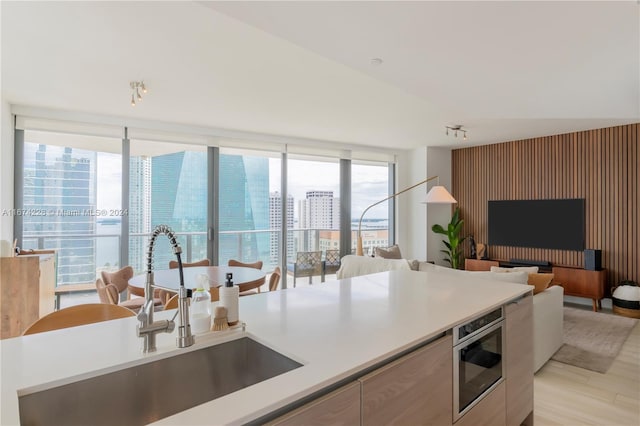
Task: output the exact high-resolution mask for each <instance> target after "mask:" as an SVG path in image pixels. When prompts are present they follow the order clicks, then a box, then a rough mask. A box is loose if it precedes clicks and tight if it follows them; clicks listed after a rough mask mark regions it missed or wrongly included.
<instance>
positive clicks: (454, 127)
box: [444, 124, 467, 141]
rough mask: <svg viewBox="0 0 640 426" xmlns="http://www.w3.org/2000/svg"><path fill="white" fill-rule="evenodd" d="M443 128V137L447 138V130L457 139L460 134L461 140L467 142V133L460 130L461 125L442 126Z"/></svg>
mask: <svg viewBox="0 0 640 426" xmlns="http://www.w3.org/2000/svg"><path fill="white" fill-rule="evenodd" d="M444 127H445V129H446V130H445V135H447V136H449V130H451V131H452V132H453V135H454V136H455V137H456V138H457V137H458V132H460V133H462V139H464V140H465V141H466V140H467V131H466V130H465V129H463V128H462V124H453V125H451V126H444Z"/></svg>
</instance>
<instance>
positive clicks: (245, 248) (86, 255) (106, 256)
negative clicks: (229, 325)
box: [22, 228, 388, 285]
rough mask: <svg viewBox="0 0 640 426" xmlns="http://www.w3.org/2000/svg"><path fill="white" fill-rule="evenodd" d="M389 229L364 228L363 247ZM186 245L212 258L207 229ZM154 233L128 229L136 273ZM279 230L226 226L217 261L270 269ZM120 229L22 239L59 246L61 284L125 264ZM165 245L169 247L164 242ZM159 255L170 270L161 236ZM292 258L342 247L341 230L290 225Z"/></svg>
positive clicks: (191, 257) (184, 235) (275, 261)
mask: <svg viewBox="0 0 640 426" xmlns="http://www.w3.org/2000/svg"><path fill="white" fill-rule="evenodd" d="M386 230H387V228H377V229H372V228H368V229H366V230H365V231H363V236H364V244H363V245H364V248H365V252H366V251H367V248H372V247H376V246H386V245H387V241H388V239H387V234H386ZM351 232H352V235H351V241H352V247H351V249H352V252H353V251H355V241H356V237H357V231H355V230H352V231H351ZM176 235H177V239H178V242H179V243H180V245H181V246H182V249H183V260H184V261H185V262H193V261H197V260H199V259H204V258H206V257H207V233H206V232H177V233H176ZM150 236H151V234H150V233H131V234H129V261H128V264H129V265H131V266H132V267H133V268H134V270H135V271H136V273H142V272H143V271H144V270H145V267H146V265H145V264H144V262H145V255H146V251H147V244H148V241H149V237H150ZM279 236H280V230H245V231H222V232H220V233H219V236H218V238H219V245H218V247H219V256H218V263H219V264H222V265H224V264H226V263H227V262H228V260H229V259H236V260H240V261H241V262H254V261H256V260H262V261H263V263H264V269H265V270H272V269H273V268H275V266H278V265H280V261H279V253H281V250H280V246H279V244H280V238H279ZM121 238H122V236H121V235H120V234H93V235H86V234H39V235H29V236H25V237H24V238H23V242H22V244H23V247H22V248H23V249H54V250H57V251H58V285H66V284H80V283H92V282H94V281H95V279H96V277H97V276H99V275H100V271H102V270H115V269H119V268H120V267H121V265H120V247H121ZM163 244H166V245H167V246H166V249H165V248H164V247H163V246H162V245H163ZM157 245H158V247H157V248H158V249H157V250H156V256H155V259H154V262H155V265H156V267H157V268H158V269H165V265H167V266H168V263H169V260H172V259H173V254H172V251H171V249H170V248H169V245H168V241H165V240H162V239H160V240H158V242H157ZM286 245H287V258H288V259H287V262H292V261H294V260H295V258H296V253H297V252H298V251H326V250H330V249H339V248H340V232H339V230H337V229H310V228H307V229H301V228H296V229H290V230H288V231H287V237H286Z"/></svg>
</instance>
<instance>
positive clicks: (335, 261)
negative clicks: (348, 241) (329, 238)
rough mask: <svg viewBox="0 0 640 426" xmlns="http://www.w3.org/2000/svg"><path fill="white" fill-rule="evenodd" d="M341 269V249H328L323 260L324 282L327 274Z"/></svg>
mask: <svg viewBox="0 0 640 426" xmlns="http://www.w3.org/2000/svg"><path fill="white" fill-rule="evenodd" d="M338 269H340V250H327V251H325V253H324V262H322V282H324V278H325V275H331V274H335V273H336V272H337V271H338Z"/></svg>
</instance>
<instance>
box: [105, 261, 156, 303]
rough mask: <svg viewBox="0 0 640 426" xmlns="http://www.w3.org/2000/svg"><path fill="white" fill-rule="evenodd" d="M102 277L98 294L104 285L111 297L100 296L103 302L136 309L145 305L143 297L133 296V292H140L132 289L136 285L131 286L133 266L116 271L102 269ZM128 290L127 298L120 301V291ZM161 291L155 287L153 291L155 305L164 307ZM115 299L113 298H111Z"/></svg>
mask: <svg viewBox="0 0 640 426" xmlns="http://www.w3.org/2000/svg"><path fill="white" fill-rule="evenodd" d="M100 275H101V276H102V279H100V278H98V280H100V282H98V281H97V280H96V288H97V289H98V295H100V292H101V287H102V286H103V285H104V286H105V287H106V289H107V293H108V295H109V298H103V297H102V296H101V297H100V301H101V302H102V303H111V304H113V305H120V306H124V307H125V308H129V309H132V310H134V311H136V312H137V311H139V310H140V307H141V306H142V305H144V298H143V297H134V298H133V299H132V298H131V294H135V293H139V291H131V290H132V289H133V288H134V287H130V286H129V280H130V279H131V278H132V277H133V268H132V267H131V266H125V267H124V268H122V269H119V270H117V271H115V272H108V271H102V272H100ZM110 285H113V286H114V287H115V289H116V290H117V294H115V296H114V294H113V291H112V290H111V289H112V287H109V286H110ZM124 291H127V299H126V300H123V301H120V293H122V292H124ZM160 294H161V291H160V289H154V292H153V296H154V297H153V305H154V307H156V308H157V307H162V306H163V305H164V302H163V301H162V300H161V298H160ZM136 295H138V294H136ZM142 296H144V290H142ZM111 299H113V300H111Z"/></svg>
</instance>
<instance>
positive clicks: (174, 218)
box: [129, 139, 208, 272]
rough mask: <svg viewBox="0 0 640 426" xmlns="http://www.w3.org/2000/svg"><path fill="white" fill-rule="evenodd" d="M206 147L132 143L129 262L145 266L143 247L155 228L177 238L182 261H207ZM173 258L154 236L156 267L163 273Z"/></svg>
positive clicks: (163, 242)
mask: <svg viewBox="0 0 640 426" xmlns="http://www.w3.org/2000/svg"><path fill="white" fill-rule="evenodd" d="M207 178H208V176H207V148H206V146H199V145H186V144H176V143H167V142H156V141H147V140H135V139H134V140H131V143H130V159H129V264H130V265H132V266H133V268H134V270H135V271H136V272H142V271H143V270H144V268H145V267H146V265H145V257H146V253H147V245H148V241H149V237H150V234H151V232H152V231H153V229H154V228H155V227H156V226H157V225H161V224H162V225H169V226H170V227H171V228H172V229H173V231H174V232H175V233H176V234H177V237H178V238H177V239H178V242H179V244H180V246H181V248H182V259H183V261H184V262H192V261H197V260H200V259H204V258H206V257H207V208H208V205H207V203H208V201H207V200H208V196H207ZM174 257H175V256H174V254H173V251H172V249H171V247H170V246H169V241H168V239H167V238H164V237H161V238H158V240H157V243H156V245H155V250H154V268H156V269H167V268H168V264H169V261H170V260H173V259H174Z"/></svg>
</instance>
